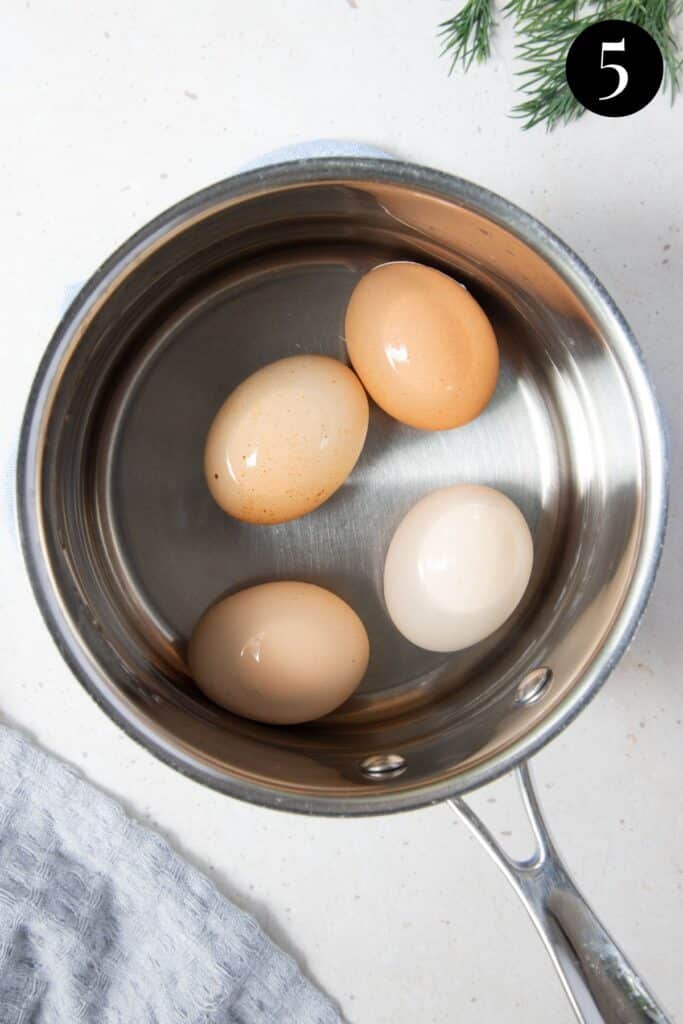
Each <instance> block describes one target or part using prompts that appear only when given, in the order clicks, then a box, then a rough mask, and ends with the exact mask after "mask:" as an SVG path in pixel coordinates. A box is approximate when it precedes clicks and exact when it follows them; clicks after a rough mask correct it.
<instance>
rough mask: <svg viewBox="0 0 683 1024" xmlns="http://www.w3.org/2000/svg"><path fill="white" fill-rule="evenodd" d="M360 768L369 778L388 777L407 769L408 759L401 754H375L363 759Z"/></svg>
mask: <svg viewBox="0 0 683 1024" xmlns="http://www.w3.org/2000/svg"><path fill="white" fill-rule="evenodd" d="M360 770H361V771H362V773H363V775H365V776H366V777H367V778H368V779H386V778H393V777H394V776H396V775H401V773H402V772H404V771H405V770H406V759H405V757H401V755H400V754H373V755H372V756H371V757H366V758H365V760H364V761H361V765H360Z"/></svg>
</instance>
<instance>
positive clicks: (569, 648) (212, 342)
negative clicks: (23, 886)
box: [18, 158, 667, 1024]
mask: <svg viewBox="0 0 683 1024" xmlns="http://www.w3.org/2000/svg"><path fill="white" fill-rule="evenodd" d="M395 259H412V260H418V261H420V262H423V263H427V264H429V265H431V266H435V267H438V268H439V269H441V270H445V271H446V272H448V273H450V274H452V275H453V276H454V277H456V278H457V279H458V280H459V281H462V282H464V283H465V284H466V285H467V287H468V288H469V289H470V290H471V292H472V293H473V295H474V296H475V297H476V298H478V299H479V301H480V302H481V304H482V305H483V307H484V308H485V309H486V311H487V313H488V315H489V317H490V318H491V320H492V322H493V324H494V327H495V330H496V334H497V336H498V340H499V344H500V349H501V374H500V380H499V384H498V388H497V391H496V394H495V396H494V399H493V401H492V402H491V404H490V405H489V407H488V408H487V409H486V410H485V412H484V414H483V415H482V416H480V417H479V418H478V419H477V420H475V421H474V422H473V423H470V424H469V425H467V426H465V427H462V428H459V429H457V430H452V431H448V432H437V433H431V432H424V431H418V430H413V429H411V428H409V427H406V426H402V425H401V424H398V423H396V422H395V421H393V420H390V419H389V418H388V417H386V416H385V415H384V414H383V413H382V412H381V410H379V409H373V410H372V415H371V425H370V431H369V435H368V441H367V444H366V447H365V450H364V452H363V455H362V457H361V460H360V462H359V463H358V465H357V467H356V469H355V471H354V473H353V474H352V476H351V477H350V478H349V480H348V481H347V483H346V484H345V485H344V486H343V487H342V488H341V490H340V491H338V492H337V494H336V495H335V496H334V497H333V498H332V499H331V500H330V501H328V502H327V503H326V504H325V505H324V506H322V507H321V508H320V509H318V510H317V511H315V512H313V513H311V514H309V515H307V516H304V517H303V518H301V519H298V520H295V521H293V522H291V523H285V524H282V525H279V526H270V527H263V526H254V525H251V524H247V523H241V522H237V521H236V520H234V519H231V518H230V517H229V516H226V515H225V514H224V513H223V512H222V511H221V510H220V509H219V508H218V507H217V506H216V505H215V504H214V502H213V500H212V498H211V497H210V495H209V493H208V491H207V489H206V486H205V484H204V480H203V475H202V457H201V456H202V448H203V444H204V438H205V435H206V432H207V429H208V426H209V424H210V422H211V420H212V418H213V416H214V414H215V412H216V409H217V408H218V407H219V405H220V404H221V402H222V401H223V399H224V398H225V396H226V395H227V394H228V393H229V392H230V390H231V389H232V388H233V387H234V386H235V385H236V384H237V383H238V382H240V381H241V380H243V379H244V378H245V377H246V376H247V375H248V374H249V373H251V372H252V371H254V370H255V369H257V368H258V367H260V366H263V365H265V364H266V363H268V362H270V361H271V360H273V359H276V358H280V357H282V356H286V355H292V354H295V353H299V352H322V353H326V354H328V355H331V356H335V357H338V358H340V359H344V358H345V349H344V338H343V322H344V310H345V307H346V303H347V301H348V298H349V295H350V293H351V291H352V289H353V287H354V284H355V282H356V281H357V280H358V278H359V276H360V275H361V274H363V273H364V272H365V271H366V270H368V269H369V268H370V267H372V266H374V265H376V264H378V263H381V262H385V261H387V260H395ZM459 482H476V483H482V484H489V485H492V486H494V487H497V488H499V489H500V490H502V491H504V492H505V493H506V494H508V495H509V496H510V497H511V498H513V500H514V501H515V502H516V503H517V504H518V505H519V507H520V508H521V509H522V511H523V512H524V514H525V517H526V519H527V522H528V523H529V525H530V527H531V530H532V533H533V538H534V551H535V562H534V569H533V574H532V578H531V582H530V584H529V587H528V590H527V593H526V595H525V598H524V600H523V601H522V603H521V605H520V606H519V607H518V608H517V610H516V612H515V614H514V615H513V617H512V618H511V619H510V620H509V621H508V622H507V623H506V624H505V625H504V626H502V627H501V629H499V630H498V632H497V633H495V634H494V635H493V636H492V637H490V638H489V639H488V640H486V641H484V642H482V643H480V644H477V645H476V646H474V647H471V648H469V649H468V650H466V651H462V652H460V653H458V654H435V653H429V652H426V651H422V650H420V649H419V648H417V647H414V646H412V645H411V644H410V643H409V642H408V641H407V640H404V639H403V638H402V637H401V636H400V635H399V634H398V633H397V632H396V630H395V629H394V627H393V626H392V625H391V623H390V621H389V619H388V616H387V614H386V611H385V608H384V606H383V600H382V588H381V571H382V565H383V560H384V555H385V552H386V547H387V544H388V541H389V539H390V537H391V535H392V533H393V530H394V528H395V526H396V525H397V523H398V522H399V521H400V519H401V518H402V517H403V515H404V514H405V512H406V511H407V509H408V508H409V507H410V506H411V505H412V504H413V503H414V502H415V501H416V500H417V499H418V498H419V497H421V496H423V495H424V494H426V493H428V492H429V491H431V490H433V489H434V488H436V487H440V486H445V485H447V484H453V483H459ZM18 491H19V503H18V504H19V514H20V520H21V533H22V541H23V547H24V552H25V557H26V562H27V565H28V570H29V573H30V575H31V579H32V583H33V587H34V590H35V594H36V597H37V599H38V602H39V603H40V606H41V609H42V611H43V614H44V616H45V619H46V621H47V624H48V626H49V627H50V629H51V631H52V633H53V636H54V638H55V640H56V642H57V644H58V645H59V648H60V650H61V652H62V654H63V655H64V657H65V658H66V660H67V662H68V663H69V665H70V666H71V668H72V669H73V671H74V673H75V675H76V676H77V677H78V679H79V680H80V681H81V682H82V684H83V685H84V686H85V688H86V689H87V690H88V692H89V693H90V694H91V695H92V696H93V697H94V699H95V700H96V701H97V702H98V703H99V704H100V705H101V706H102V708H103V709H104V710H105V711H106V712H107V713H108V714H109V715H111V717H112V718H113V719H114V720H115V721H116V722H117V723H118V724H119V725H120V726H121V727H122V728H123V729H125V730H126V732H127V733H128V734H129V735H130V736H132V737H133V738H134V739H136V740H138V741H139V742H140V743H142V744H143V745H144V746H145V747H146V748H147V749H148V750H150V751H152V752H153V753H154V754H156V755H157V756H159V757H160V758H162V759H163V760H164V761H166V762H167V763H168V764H170V765H172V766H173V767H174V768H176V769H178V770H179V771H181V772H183V773H185V774H186V775H189V776H191V777H192V778H194V779H196V780H198V781H199V782H202V783H204V784H206V785H209V786H213V787H215V788H216V789H218V790H220V791H222V792H224V793H227V794H230V795H231V796H234V797H239V798H241V799H244V800H249V801H251V802H253V803H257V804H263V805H265V806H268V807H273V808H284V809H286V810H289V811H299V812H303V813H305V814H325V815H367V814H379V813H386V812H391V811H402V810H406V809H408V808H416V807H419V806H422V805H426V804H433V803H435V802H437V801H450V802H451V806H452V807H453V808H454V810H455V811H456V812H457V813H458V814H459V815H460V816H461V817H462V818H463V819H464V820H465V821H466V822H467V824H468V825H469V826H470V827H471V828H472V829H473V830H474V831H475V832H476V833H477V835H478V836H479V837H480V839H481V841H482V843H483V844H484V846H485V847H486V848H487V849H488V851H489V852H490V853H491V854H492V856H493V857H494V858H495V860H496V861H497V862H498V864H499V866H500V867H501V869H502V870H503V872H504V873H505V875H506V876H507V877H508V879H509V881H510V882H512V884H513V885H514V887H515V889H516V890H517V892H518V894H519V895H520V897H521V898H522V900H523V901H524V903H525V905H526V907H527V909H528V911H529V913H530V914H531V916H532V918H533V921H534V923H535V925H536V927H537V928H538V930H539V932H540V934H541V936H542V938H543V940H544V942H545V944H546V946H547V948H548V950H549V952H550V954H551V957H552V959H553V961H554V963H555V966H556V968H557V969H558V971H559V973H560V976H561V978H562V981H563V984H564V986H565V988H566V991H567V994H568V996H569V998H570V999H571V1002H572V1004H573V1007H574V1009H575V1011H576V1012H577V1014H578V1016H579V1018H580V1019H581V1020H583V1021H607V1022H610V1024H613V1022H625V1021H629V1022H632V1024H639V1022H644V1021H664V1020H666V1017H665V1015H664V1013H663V1012H662V1010H661V1009H658V1007H657V1004H656V1002H655V999H654V998H653V996H652V995H651V993H650V992H649V990H648V989H647V987H646V986H645V984H644V982H643V981H642V980H641V979H640V978H639V977H638V975H637V973H636V972H635V971H634V970H633V968H632V967H631V966H630V965H629V963H628V962H627V960H626V958H625V957H624V955H623V954H622V953H621V952H620V950H619V949H618V947H617V946H616V944H615V943H614V942H613V941H612V939H611V938H610V936H609V935H608V933H607V932H606V931H605V929H604V928H603V927H602V925H601V924H600V923H599V922H598V920H597V919H596V917H595V916H594V914H593V913H592V912H591V910H590V909H589V907H588V906H587V904H586V903H585V901H584V900H583V898H582V897H581V895H580V894H579V893H578V891H577V889H576V888H575V886H574V884H573V883H572V881H571V878H570V876H569V874H568V873H567V871H566V869H565V867H564V866H563V864H562V862H561V861H560V858H559V856H558V854H557V851H556V849H555V847H554V846H553V843H552V841H551V839H550V836H549V834H548V832H547V829H546V827H545V825H544V822H543V819H542V817H541V812H540V809H539V806H538V801H537V798H536V795H535V792H534V789H533V787H532V783H531V779H530V775H529V769H528V766H527V761H528V759H529V758H530V757H531V756H532V755H533V754H534V752H535V751H537V750H538V749H539V748H540V747H541V746H542V745H543V744H545V743H547V742H548V741H549V740H551V739H552V738H553V737H554V736H556V735H557V734H558V733H559V732H560V730H562V729H563V728H564V727H565V726H566V725H567V724H568V723H569V722H570V721H571V720H572V719H573V718H574V716H575V715H576V714H577V713H578V712H579V711H580V710H581V709H582V708H583V707H584V706H585V705H586V703H587V702H588V701H589V699H590V698H591V697H592V696H593V695H594V694H595V693H596V691H597V690H598V688H599V687H600V685H601V683H603V682H604V680H605V679H606V678H607V676H608V675H609V673H610V672H611V670H612V669H613V668H614V666H615V664H616V662H617V661H618V659H619V657H620V656H621V655H622V654H623V652H624V650H625V649H626V646H627V644H628V642H629V640H630V638H631V636H632V634H633V631H634V629H635V628H636V625H637V623H638V620H639V618H640V616H641V614H642V612H643V609H644V606H645V602H646V600H647V597H648V594H649V591H650V589H651V586H652V583H653V578H654V575H655V570H656V567H657V562H658V558H659V553H660V549H661V545H662V540H663V534H664V526H665V514H666V497H667V457H666V444H665V440H664V434H663V430H662V424H661V420H660V414H659V411H658V407H657V403H656V400H655V397H654V395H653V390H652V386H651V384H650V381H649V378H648V374H647V371H646V369H645V366H644V364H643V360H642V356H641V354H640V351H639V349H638V347H637V345H636V342H635V340H634V338H633V335H632V334H631V332H630V330H629V328H628V326H627V324H626V323H625V321H624V319H623V317H622V316H621V314H620V313H619V311H618V309H617V308H616V307H615V305H614V303H613V301H612V300H611V299H610V297H609V296H608V295H607V294H606V292H605V290H604V288H603V287H602V286H601V284H600V283H599V281H597V280H596V278H595V277H594V275H593V274H592V273H591V272H590V270H588V268H587V267H586V266H585V265H584V264H583V263H582V262H581V260H580V259H578V257H577V256H576V255H575V254H574V253H573V252H571V251H570V250H569V249H568V248H567V246H565V245H564V244H563V243H562V242H561V241H560V240H559V239H558V238H557V237H555V236H554V235H553V234H551V233H550V232H549V231H548V230H547V229H546V228H545V227H543V225H541V224H540V223H539V222H538V221H536V220H534V219H533V218H532V217H530V216H529V215H527V214H526V213H524V212H523V211H522V210H520V209H518V208H516V207H515V206H513V205H511V204H510V203H508V202H506V201H505V200H504V199H501V198H500V197H498V196H496V195H493V194H491V193H490V192H487V191H486V190H484V189H482V188H480V187H478V186H477V185H474V184H471V183H469V182H466V181H462V180H460V179H458V178H454V177H451V176H450V175H446V174H442V173H438V172H436V171H433V170H428V169H426V168H423V167H416V166H411V165H407V164H403V163H399V162H393V161H386V160H374V159H360V158H355V159H354V158H339V159H318V160H304V161H298V162H290V163H285V164H280V165H278V166H274V167H270V168H268V169H265V170H259V171H253V172H249V173H246V174H243V175H240V176H238V177H234V178H230V179H228V180H226V181H223V182H221V183H219V184H217V185H214V186H213V187H211V188H208V189H207V190H205V191H203V192H200V193H198V194H197V195H194V196H192V197H190V198H189V199H187V200H185V201H184V202H181V203H179V204H178V205H177V206H174V207H173V208H172V209H171V210H169V211H167V212H166V213H164V214H162V215H161V216H160V217H158V218H157V219H156V220H154V221H152V223H150V224H148V225H147V226H146V227H144V228H143V229H142V230H141V231H140V232H138V234H136V235H135V236H134V237H132V238H131V239H130V240H129V241H128V242H126V243H125V244H124V245H123V246H122V247H121V248H120V249H119V250H118V251H117V252H116V253H115V254H114V255H113V256H112V257H111V258H110V259H109V260H107V262H106V263H105V264H104V265H103V266H102V267H101V268H100V269H99V270H98V271H97V272H96V273H95V274H94V275H93V277H92V278H91V279H90V280H89V281H88V283H87V284H86V285H85V287H84V288H83V289H82V291H81V292H80V294H79V295H78V296H77V297H76V299H75V300H74V302H73V303H72V305H71V307H70V309H69V310H68V312H67V313H66V315H65V316H64V318H63V320H62V322H61V323H60V325H59V327H58V329H57V331H56V333H55V336H54V338H53V339H52V341H51V343H50V345H49V348H48V350H47V352H46V354H45V357H44V359H43V361H42V364H41V366H40V369H39V371H38V375H37V378H36V380H35V383H34V386H33V390H32V393H31V396H30V400H29V403H28V408H27V411H26V416H25V420H24V425H23V433H22V438H21V447H20V456H19V479H18ZM277 578H289V579H300V580H307V581H310V582H314V583H318V584H321V585H323V586H327V587H329V588H330V589H332V590H333V591H334V592H335V593H337V594H339V595H340V596H341V597H342V598H344V599H345V600H347V601H348V602H349V603H350V604H351V605H352V607H353V608H355V610H356V611H357V612H358V614H359V615H360V616H361V618H362V619H363V621H364V623H365V625H366V627H367V630H368V633H369V635H370V639H371V647H372V653H371V660H370V665H369V668H368V673H367V676H366V678H365V680H364V682H363V684H362V686H361V688H360V690H359V691H358V692H357V694H355V695H354V697H353V698H352V699H351V700H349V701H348V703H347V704H346V705H344V706H343V707H342V708H341V709H340V710H339V711H337V712H336V713H335V714H333V715H330V716H329V717H327V718H325V719H323V720H321V721H319V722H316V723H314V724H308V725H303V726H298V727H291V726H289V727H274V726H266V725H260V724H258V723H256V722H251V721H247V720H246V719H241V718H238V717H236V716H233V715H231V714H230V713H228V712H227V711H223V710H221V709H220V708H218V707H216V706H215V705H213V704H211V703H210V702H209V701H208V700H206V699H205V698H204V697H203V696H202V695H201V694H200V692H199V691H198V690H197V689H196V688H195V686H194V684H193V682H192V680H191V678H190V676H189V673H188V669H187V664H186V642H187V639H188V636H189V634H190V632H191V630H192V628H193V626H194V624H195V623H196V621H197V619H198V618H199V616H200V615H201V613H202V612H203V611H204V609H205V608H206V607H207V606H208V605H209V604H211V602H212V601H214V600H215V599H216V598H217V597H218V596H219V595H221V594H224V593H225V592H226V591H227V590H230V589H231V588H232V589H234V588H237V587H239V586H244V585H246V584H250V583H255V582H262V581H264V580H267V579H277ZM512 770H516V772H517V774H518V776H519V781H520V783H521V786H522V791H523V796H524V801H525V804H526V808H527V810H528V813H529V816H530V819H531V823H532V826H533V831H534V834H535V837H536V842H537V849H536V852H535V854H534V855H533V856H532V857H531V858H530V859H528V860H526V861H523V862H519V861H515V860H513V859H512V858H511V857H510V856H508V854H507V853H506V852H505V851H504V850H502V849H500V848H499V846H498V845H497V843H496V841H495V840H494V839H493V837H492V835H491V833H490V831H489V830H487V828H486V826H485V824H484V823H483V822H481V821H480V820H479V819H478V818H477V817H476V816H475V814H474V812H473V811H472V810H471V808H470V807H469V806H468V805H467V803H466V802H465V801H464V799H463V797H464V794H466V793H467V792H468V791H470V790H472V789H473V788H475V787H477V786H480V785H482V784H483V783H486V782H489V781H491V780H492V779H494V778H496V777H497V776H500V775H502V774H503V773H506V772H510V771H512Z"/></svg>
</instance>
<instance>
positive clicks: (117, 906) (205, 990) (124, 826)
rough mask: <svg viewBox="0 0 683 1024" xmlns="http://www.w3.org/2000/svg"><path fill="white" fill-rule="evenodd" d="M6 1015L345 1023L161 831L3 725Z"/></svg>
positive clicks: (0, 857)
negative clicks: (138, 819) (141, 821)
mask: <svg viewBox="0 0 683 1024" xmlns="http://www.w3.org/2000/svg"><path fill="white" fill-rule="evenodd" d="M0 1022H2V1024H29V1022H30V1024H81V1022H83V1024H180V1022H182V1024H209V1022H210V1024H271V1022H273V1024H275V1022H277V1024H341V1017H340V1016H339V1013H338V1012H337V1010H336V1009H335V1008H334V1007H333V1006H332V1004H331V1003H330V1002H329V1001H328V1000H327V999H326V998H325V997H324V996H323V995H322V994H321V993H320V992H319V991H317V989H315V988H314V987H313V985H312V984H311V983H310V982H309V981H307V979H306V978H305V977H304V976H303V975H302V974H301V972H300V971H299V969H298V967H297V966H296V964H295V963H294V961H293V960H292V959H291V958H290V957H289V956H287V955H286V954H285V953H283V952H282V951H281V950H280V949H278V948H277V947H276V946H274V945H273V943H272V942H271V941H270V940H269V939H268V938H267V937H266V935H265V934H264V933H263V931H262V930H261V929H260V927H259V925H258V924H257V923H256V921H255V920H254V919H253V918H252V917H251V916H250V915H249V914H246V913H244V912H243V911H242V910H239V909H238V908H237V907H235V906H234V905H233V904H232V903H230V902H229V901H228V900H227V899H225V897H224V896H222V895H221V894H220V893H219V892H218V890H217V889H216V887H215V886H214V885H213V884H212V882H210V881H209V880H208V879H207V878H205V877H204V876H203V875H202V874H201V873H200V872H199V871H197V870H195V869H194V868H192V867H191V866H190V865H189V864H187V863H185V862H184V861H183V860H182V859H181V858H180V857H179V856H178V855H177V854H176V853H174V851H173V850H172V849H171V848H170V847H169V845H168V843H166V842H165V841H164V840H163V839H161V838H160V837H159V836H158V835H155V834H154V833H153V832H151V831H150V830H149V829H146V828H144V827H143V826H142V825H140V824H138V823H137V822H136V821H134V820H132V819H131V818H129V817H128V815H127V814H126V813H125V812H124V811H123V809H122V808H121V807H120V806H119V805H118V804H117V803H116V802H115V801H114V800H112V799H110V798H109V797H107V796H105V795H104V794H103V793H101V792H99V791H98V790H96V789H95V788H94V787H93V786H91V785H90V784H89V783H87V782H86V781H85V780H84V779H82V778H81V777H80V776H79V774H78V773H77V772H76V771H74V770H73V769H71V768H68V767H67V766H66V765H64V764H62V763H60V762H58V761H56V760H54V759H53V758H51V757H49V756H48V755H46V754H44V753H43V752H42V751H41V750H39V749H38V748H37V747H35V746H34V745H33V744H31V743H29V742H28V741H27V740H26V739H24V738H23V737H22V736H21V735H19V734H18V733H16V732H14V731H13V730H11V729H8V728H6V727H4V726H0Z"/></svg>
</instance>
